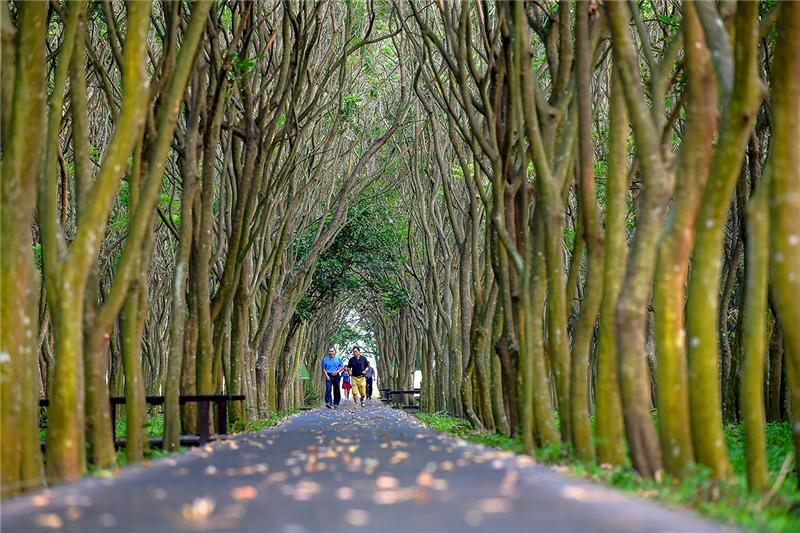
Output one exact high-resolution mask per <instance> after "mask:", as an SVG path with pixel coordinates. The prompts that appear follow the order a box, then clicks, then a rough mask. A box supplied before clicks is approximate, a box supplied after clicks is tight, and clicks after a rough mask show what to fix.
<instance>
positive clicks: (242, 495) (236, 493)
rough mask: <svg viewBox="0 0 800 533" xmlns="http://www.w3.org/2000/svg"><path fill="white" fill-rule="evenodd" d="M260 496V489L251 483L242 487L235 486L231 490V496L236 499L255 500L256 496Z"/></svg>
mask: <svg viewBox="0 0 800 533" xmlns="http://www.w3.org/2000/svg"><path fill="white" fill-rule="evenodd" d="M256 496H258V491H257V490H256V488H255V487H251V486H250V485H244V486H242V487H234V488H233V489H232V490H231V497H232V498H233V499H234V500H237V501H240V500H253V499H255V497H256Z"/></svg>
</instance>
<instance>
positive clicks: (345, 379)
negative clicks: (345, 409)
mask: <svg viewBox="0 0 800 533" xmlns="http://www.w3.org/2000/svg"><path fill="white" fill-rule="evenodd" d="M342 390H343V391H344V401H345V402H347V401H348V400H349V399H350V372H348V371H347V367H345V369H344V370H343V371H342ZM353 401H356V397H355V396H353Z"/></svg>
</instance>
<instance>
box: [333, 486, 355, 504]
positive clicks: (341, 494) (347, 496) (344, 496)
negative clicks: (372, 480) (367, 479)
mask: <svg viewBox="0 0 800 533" xmlns="http://www.w3.org/2000/svg"><path fill="white" fill-rule="evenodd" d="M336 498H338V499H340V500H343V501H344V500H352V499H353V489H351V488H350V487H339V488H338V489H336Z"/></svg>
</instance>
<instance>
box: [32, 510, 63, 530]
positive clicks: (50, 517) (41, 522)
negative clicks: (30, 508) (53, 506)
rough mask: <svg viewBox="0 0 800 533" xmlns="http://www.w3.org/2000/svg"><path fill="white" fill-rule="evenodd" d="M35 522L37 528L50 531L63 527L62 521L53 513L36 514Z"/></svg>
mask: <svg viewBox="0 0 800 533" xmlns="http://www.w3.org/2000/svg"><path fill="white" fill-rule="evenodd" d="M35 522H36V525H37V526H39V527H49V528H52V529H60V528H61V527H62V526H63V525H64V521H63V520H61V517H60V516H58V515H57V514H55V513H42V514H38V515H36V520H35Z"/></svg>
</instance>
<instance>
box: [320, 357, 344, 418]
mask: <svg viewBox="0 0 800 533" xmlns="http://www.w3.org/2000/svg"><path fill="white" fill-rule="evenodd" d="M342 369H344V365H343V364H342V362H341V361H340V360H339V358H338V357H336V348H334V347H333V346H331V347H329V348H328V355H327V356H326V357H323V358H322V373H323V374H325V407H327V408H328V409H335V408H337V407H338V406H339V401H340V400H341V398H342V393H341V391H340V390H339V378H340V375H341V373H342ZM331 389H333V399H332V400H333V401H331Z"/></svg>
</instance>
